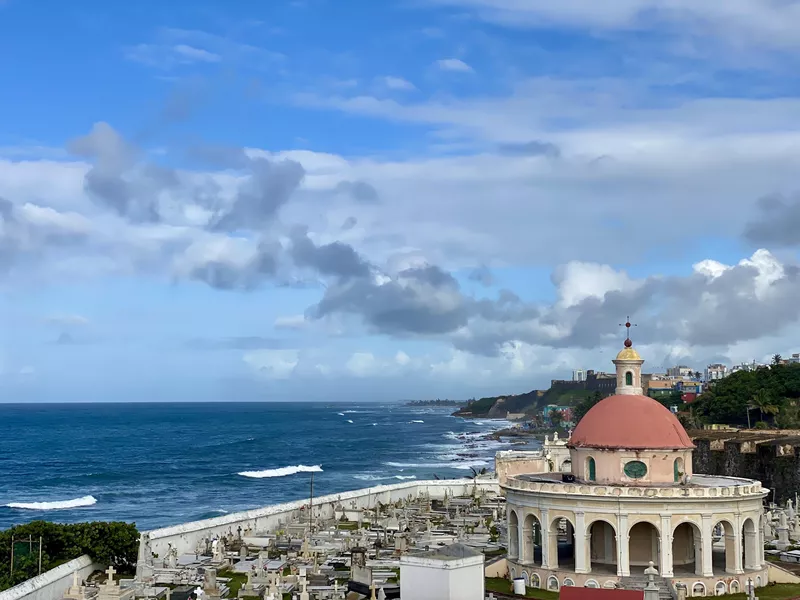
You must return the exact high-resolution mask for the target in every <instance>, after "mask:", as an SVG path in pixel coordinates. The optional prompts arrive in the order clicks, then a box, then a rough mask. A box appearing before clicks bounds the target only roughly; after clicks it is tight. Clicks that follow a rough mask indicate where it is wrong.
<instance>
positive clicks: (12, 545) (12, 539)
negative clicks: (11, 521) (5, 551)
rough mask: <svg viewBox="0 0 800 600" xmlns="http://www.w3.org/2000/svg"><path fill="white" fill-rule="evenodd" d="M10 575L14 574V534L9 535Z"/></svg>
mask: <svg viewBox="0 0 800 600" xmlns="http://www.w3.org/2000/svg"><path fill="white" fill-rule="evenodd" d="M9 576H10V577H13V576H14V536H13V535H12V536H11V573H9Z"/></svg>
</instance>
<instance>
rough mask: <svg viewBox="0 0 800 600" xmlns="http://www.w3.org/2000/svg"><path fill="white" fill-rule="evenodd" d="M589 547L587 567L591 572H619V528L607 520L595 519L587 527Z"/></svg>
mask: <svg viewBox="0 0 800 600" xmlns="http://www.w3.org/2000/svg"><path fill="white" fill-rule="evenodd" d="M586 534H587V540H588V543H587V546H588V548H589V559H588V561H587V566H588V567H589V572H593V571H594V572H603V571H606V570H611V572H613V573H616V572H617V556H618V555H619V554H618V553H619V550H618V546H617V540H618V539H619V536H618V535H617V528H616V527H615V526H614V524H613V523H611V522H609V521H606V520H605V519H594V520H593V521H591V522H590V523H589V525H587V527H586Z"/></svg>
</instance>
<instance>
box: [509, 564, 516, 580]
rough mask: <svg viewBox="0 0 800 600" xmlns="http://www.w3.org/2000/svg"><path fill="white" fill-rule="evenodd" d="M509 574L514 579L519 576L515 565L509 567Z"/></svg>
mask: <svg viewBox="0 0 800 600" xmlns="http://www.w3.org/2000/svg"><path fill="white" fill-rule="evenodd" d="M508 574H509V575H510V576H511V580H512V581H513V580H514V579H516V578H517V570H516V569H515V568H514V567H510V568H509V569H508Z"/></svg>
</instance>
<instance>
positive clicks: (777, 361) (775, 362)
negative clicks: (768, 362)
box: [772, 354, 783, 366]
mask: <svg viewBox="0 0 800 600" xmlns="http://www.w3.org/2000/svg"><path fill="white" fill-rule="evenodd" d="M782 362H783V357H782V356H781V355H780V354H776V355H775V356H773V357H772V364H773V365H776V366H777V365H779V364H781V363H782Z"/></svg>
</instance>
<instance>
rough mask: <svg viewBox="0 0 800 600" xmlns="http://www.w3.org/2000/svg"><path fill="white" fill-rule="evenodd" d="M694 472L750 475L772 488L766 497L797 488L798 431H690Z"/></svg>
mask: <svg viewBox="0 0 800 600" xmlns="http://www.w3.org/2000/svg"><path fill="white" fill-rule="evenodd" d="M692 434H693V435H692V438H693V441H694V444H695V446H696V449H695V451H694V456H693V459H692V468H693V470H694V472H695V473H707V474H709V475H727V476H731V477H749V478H751V479H758V480H759V481H761V483H762V485H763V486H764V487H765V488H768V489H770V490H772V492H773V494H771V495H770V496H769V498H768V499H769V500H774V501H777V502H780V503H783V502H785V501H786V500H788V499H789V498H791V499H792V500H794V495H795V493H798V492H800V435H798V432H795V431H772V432H751V431H746V432H745V431H739V432H723V431H709V432H692Z"/></svg>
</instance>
